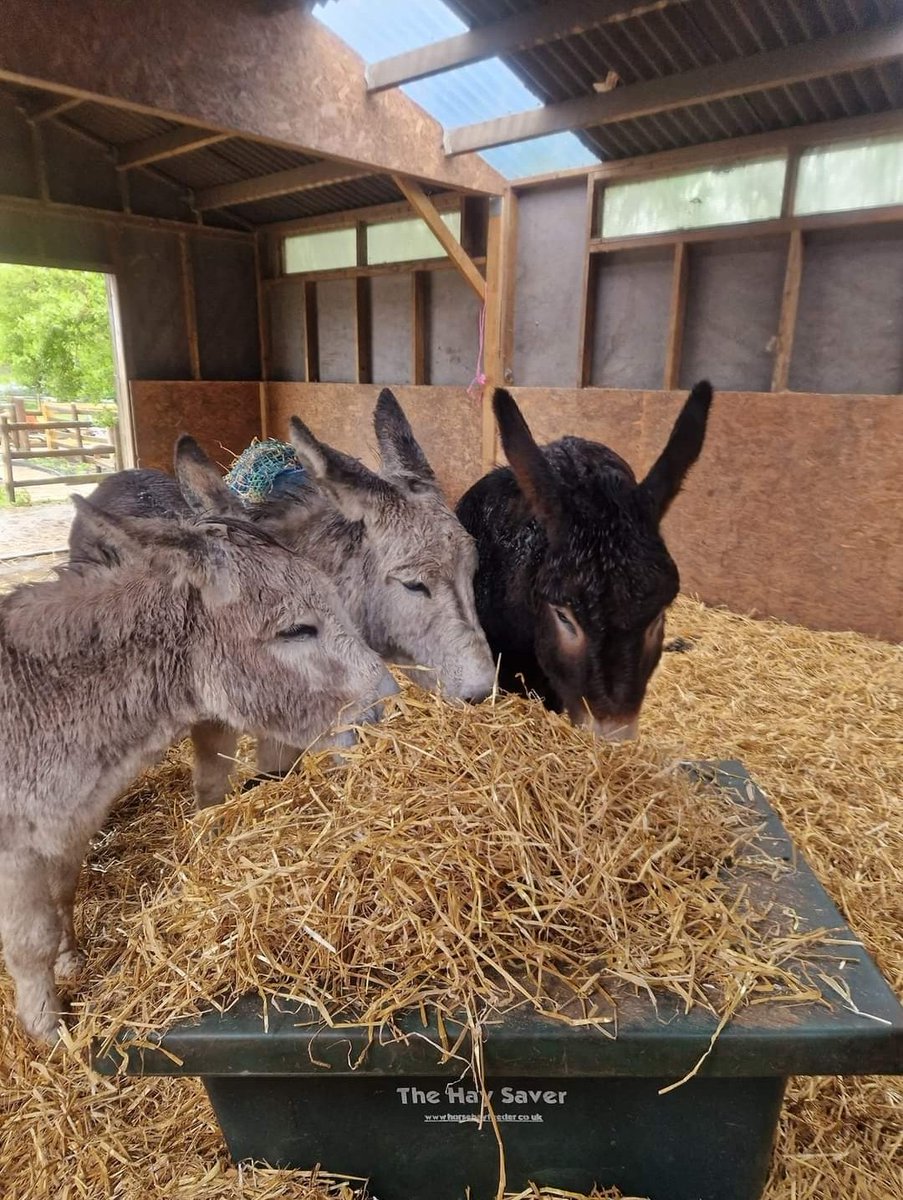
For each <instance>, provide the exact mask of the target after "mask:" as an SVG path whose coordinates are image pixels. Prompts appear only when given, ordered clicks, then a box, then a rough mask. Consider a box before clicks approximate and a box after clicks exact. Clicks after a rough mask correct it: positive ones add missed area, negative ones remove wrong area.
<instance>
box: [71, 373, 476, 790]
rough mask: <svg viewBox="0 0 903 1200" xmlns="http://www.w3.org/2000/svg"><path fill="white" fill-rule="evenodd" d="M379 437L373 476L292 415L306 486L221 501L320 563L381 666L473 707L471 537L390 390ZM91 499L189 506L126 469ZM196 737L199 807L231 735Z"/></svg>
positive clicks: (151, 476)
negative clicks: (249, 500) (266, 496)
mask: <svg viewBox="0 0 903 1200" xmlns="http://www.w3.org/2000/svg"><path fill="white" fill-rule="evenodd" d="M374 429H375V432H376V440H377V444H378V447H379V452H380V467H379V470H378V471H371V470H370V469H369V468H367V467H365V466H364V465H363V464H362V463H361V462H359V461H358V460H357V459H354V458H351V457H349V456H348V455H346V454H343V453H342V452H341V451H339V450H336V449H334V448H333V447H331V446H329V445H327V444H326V443H324V442H321V441H319V439H317V438H316V437H315V436H314V435H313V433H311V431H310V430H309V429H308V428H307V426H306V425H305V424H304V423H303V421H301V420H299V419H298V418H297V417H293V418H292V420H291V423H290V436H291V440H292V444H293V446H294V448H295V452H296V454H297V456H298V459H299V460H300V462H301V463H302V464H303V465H304V466H305V467H306V468H307V473H308V477H309V478H308V480H307V482H303V483H301V484H300V485H298V486H296V487H295V488H294V489H291V490H288V491H286V492H285V493H284V494H282V495H279V496H278V497H274V498H273V499H271V500H268V501H265V502H263V503H261V504H257V505H253V506H250V507H248V508H245V507H244V506H243V505H242V504H241V502H240V501H239V500H238V499H237V498H236V497H235V496H233V495H232V493H231V492H230V491H229V490H228V488H227V487H226V486H225V484H223V483H220V484H219V489H218V495H217V503H218V504H219V505H220V506H221V507H223V508H228V509H229V511H231V512H232V513H233V515H235V516H236V517H239V518H244V519H245V520H251V521H253V522H254V525H255V526H256V527H257V528H260V529H261V530H264V531H266V532H267V533H268V534H270V535H271V536H273V537H275V538H277V539H278V540H279V541H280V542H282V543H283V544H285V545H288V546H291V547H292V548H294V549H296V550H298V551H299V552H300V553H302V554H303V555H304V556H305V557H306V558H309V559H310V560H311V561H312V562H314V563H316V564H317V566H318V567H320V569H321V570H322V571H324V572H325V573H326V574H327V575H328V576H329V577H330V578H331V579H332V580H333V581H334V583H335V584H336V587H337V589H338V592H339V594H340V596H341V598H342V600H343V602H344V604H345V607H346V610H347V612H348V614H349V616H350V618H351V620H352V621H353V622H354V624H355V625H356V627H357V628H358V630H359V631H360V632H361V633H362V634H363V637H364V639H365V640H366V642H367V643H368V644H369V645H370V646H371V647H372V648H373V649H374V650H376V651H377V652H378V653H379V654H380V655H382V656H383V658H384V659H386V660H387V661H389V662H392V663H396V664H398V665H400V666H402V667H404V668H406V669H407V670H408V671H409V673H410V674H411V676H412V677H413V678H414V679H415V680H417V681H418V682H420V683H422V684H423V685H424V686H426V687H434V686H436V687H438V688H439V689H441V691H442V692H443V694H445V695H446V696H448V697H449V698H452V699H459V700H480V699H482V698H483V697H485V696H486V695H488V693H489V691H490V690H491V688H492V685H493V682H494V666H493V661H492V657H491V655H490V652H489V646H488V643H487V641H486V638H485V635H484V633H483V630H482V627H481V626H480V623H479V620H478V618H477V613H476V608H475V605H474V596H473V577H474V572H475V570H476V564H477V558H476V547H475V545H474V542H473V539H472V538H471V536H470V535H469V534H468V533H467V532H466V530H465V529H464V528H463V526H462V525H461V524H460V522H459V521H458V520H457V518H456V517H455V516H454V514H453V513H452V512H451V510H450V509H449V507H448V505H447V504H446V502H445V500H444V498H443V496H442V493H441V491H440V489H439V486H438V484H437V483H436V478H435V475H434V473H433V470H432V468H431V467H430V464H429V462H428V461H427V458H426V456H425V454H424V453H423V450H422V449H421V447H420V445H419V444H418V442H417V440H416V438H415V437H414V433H413V431H412V429H411V426H410V424H409V422H408V420H407V418H406V416H405V414H404V412H403V411H402V409H401V406H400V405H399V404H398V401H397V400H396V399H395V397H394V395H393V394H392V392H391V391H389V390H388V389H384V390H383V391H382V392H381V393H380V396H379V399H378V401H377V404H376V408H375V411H374ZM92 501H93V503H94V504H96V505H97V506H98V507H100V508H102V509H103V510H104V511H106V512H111V513H119V514H124V515H130V516H144V515H160V516H162V515H174V516H175V515H178V514H180V513H183V512H184V511H185V508H186V502H185V500H184V499H183V497H182V495H181V493H180V491H179V487H178V484H177V482H176V480H174V479H173V478H172V477H171V476H169V475H167V474H165V472H163V471H149V470H142V471H123V472H121V473H120V474H118V475H115V476H113V477H112V478H111V479H109V480H106V481H104V482H103V483H102V484H101V485H100V486H99V487H98V488H97V489H96V491H95V492H94V493H93V495H92ZM83 540H84V539H83V537H82V531H81V528H80V523H79V521H78V520H76V522H75V523H74V525H73V528H72V533H71V535H70V553H71V555H72V557H73V559H78V558H80V557H84V555H85V547H84V545H83ZM192 737H193V740H194V745H195V790H196V794H197V800H198V804H199V805H200V806H206V805H209V804H216V803H218V802H219V801H220V800H222V798H223V796H224V794H225V792H226V790H227V788H228V785H229V774H230V771H231V769H232V764H233V761H234V758H235V743H236V732H235V730H234V729H233V728H230V727H227V726H225V725H222V724H210V723H207V724H204V725H201V726H198V727H196V728H195V729H194V730H193V731H192ZM300 753H301V751H300V749H299V743H293V744H289V745H286V744H285V743H284V742H281V741H278V740H275V739H272V738H264V739H261V740H260V741H259V743H258V752H257V761H258V766H259V768H260V770H261V771H263V772H265V773H268V774H272V773H280V772H284V771H285V770H287V769H288V768H289V767H291V765H292V763H293V762H294V761H295V760H296V759H297V758H298V756H299V754H300Z"/></svg>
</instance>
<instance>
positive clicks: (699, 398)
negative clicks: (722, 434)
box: [639, 379, 712, 521]
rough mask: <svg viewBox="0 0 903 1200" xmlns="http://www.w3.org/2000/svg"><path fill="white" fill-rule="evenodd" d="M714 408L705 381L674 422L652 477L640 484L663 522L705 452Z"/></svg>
mask: <svg viewBox="0 0 903 1200" xmlns="http://www.w3.org/2000/svg"><path fill="white" fill-rule="evenodd" d="M711 404H712V385H711V384H710V383H709V382H708V380H706V379H703V380H701V381H700V382H699V383H697V384H696V386H695V387H694V388H693V390H692V392H690V395H689V396H688V397H687V400H686V403H685V404H684V406H683V408H682V409H681V410H680V415H679V416H678V418H677V420H676V421H675V422H674V428H673V429H672V430H671V436H670V437H669V438H668V444H667V445H666V446H665V448H664V450H663V451H662V452H661V454H660V455H659V456H658V459H657V460H656V462H655V464H654V466H653V467H652V469H651V470H650V472H649V474H648V475H647V476H646V478H645V479H644V480H643V482H642V483H641V484H639V489H640V492H641V493H642V494H643V495H644V496H646V497H647V498H648V500H649V502H650V504H651V506H652V510H653V512H654V513H655V515H656V518H657V519H658V520H659V521H660V520H661V519H662V517H663V516H664V515H665V513H666V512H667V511H668V509H669V508H670V506H671V501H672V500H673V499H674V497H675V496H676V495H677V493H678V492H679V491H680V489H681V485H682V484H683V481H684V479H685V477H686V474H687V472H688V471H689V469H690V467H692V465H693V463H694V462H696V459H697V458H698V457H699V452H700V451H701V450H702V443H703V441H704V440H705V430H706V422H707V421H708V416H709V408H710V407H711Z"/></svg>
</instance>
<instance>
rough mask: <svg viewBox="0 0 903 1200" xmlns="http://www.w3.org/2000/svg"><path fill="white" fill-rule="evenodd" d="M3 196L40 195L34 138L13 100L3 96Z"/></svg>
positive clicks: (0, 109)
mask: <svg viewBox="0 0 903 1200" xmlns="http://www.w3.org/2000/svg"><path fill="white" fill-rule="evenodd" d="M0 193H2V194H3V195H6V196H37V194H38V181H37V180H36V179H35V171H34V161H33V157H32V151H31V137H30V135H29V132H28V126H27V125H26V123H25V118H24V117H23V116H22V114H21V113H20V112H19V111H18V109H16V107H15V105H14V104H13V102H12V100H11V98H10V97H9V96H6V95H0Z"/></svg>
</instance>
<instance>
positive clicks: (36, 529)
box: [0, 500, 75, 560]
mask: <svg viewBox="0 0 903 1200" xmlns="http://www.w3.org/2000/svg"><path fill="white" fill-rule="evenodd" d="M74 511H75V510H74V509H73V506H72V502H71V501H70V500H66V501H63V502H62V503H60V504H35V505H18V504H17V505H15V506H14V507H13V506H10V507H8V508H7V507H3V508H0V560H3V559H8V558H10V557H12V556H13V555H20V554H43V553H46V552H47V551H48V550H59V549H61V548H62V547H64V546H65V545H66V540H67V538H68V537H69V525H70V524H71V522H72V515H73V512H74Z"/></svg>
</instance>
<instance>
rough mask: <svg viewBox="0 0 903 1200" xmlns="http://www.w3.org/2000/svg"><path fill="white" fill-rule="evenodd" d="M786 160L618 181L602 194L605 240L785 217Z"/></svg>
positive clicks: (602, 229)
mask: <svg viewBox="0 0 903 1200" xmlns="http://www.w3.org/2000/svg"><path fill="white" fill-rule="evenodd" d="M786 168H787V163H786V159H785V158H784V157H783V156H781V157H780V158H768V159H760V160H759V161H758V162H749V163H741V164H739V165H738V166H730V167H723V168H718V167H714V168H709V169H706V170H702V171H687V172H685V173H684V174H681V175H669V176H667V177H666V178H662V179H644V180H639V181H637V182H635V183H617V184H612V185H611V186H610V187H606V188H605V190H604V192H603V194H602V215H601V229H600V233H601V236H602V237H633V236H640V235H642V234H647V233H664V232H666V231H669V230H672V229H701V228H704V227H705V226H707V225H733V224H740V223H742V222H745V221H767V220H769V219H770V218H772V217H779V216H780V215H781V195H782V192H783V189H784V174H785V171H786Z"/></svg>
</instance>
